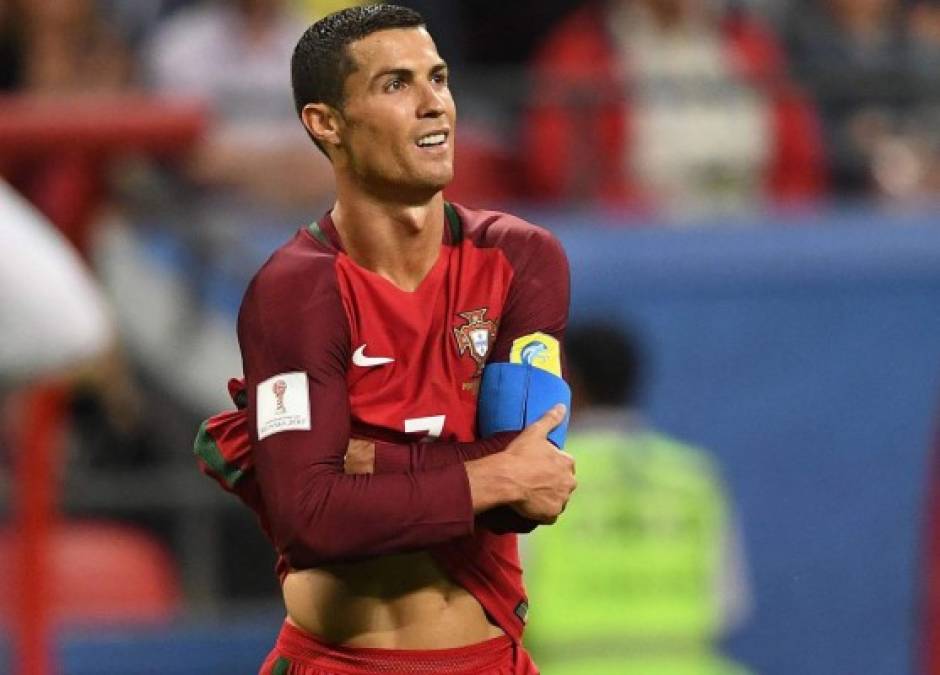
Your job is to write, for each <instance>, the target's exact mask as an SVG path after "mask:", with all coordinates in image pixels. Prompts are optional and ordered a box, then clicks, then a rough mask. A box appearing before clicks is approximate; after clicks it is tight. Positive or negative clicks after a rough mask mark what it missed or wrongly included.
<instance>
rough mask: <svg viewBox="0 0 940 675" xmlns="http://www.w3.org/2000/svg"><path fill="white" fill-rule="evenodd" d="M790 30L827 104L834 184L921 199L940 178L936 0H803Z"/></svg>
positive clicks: (850, 192) (861, 192)
mask: <svg viewBox="0 0 940 675" xmlns="http://www.w3.org/2000/svg"><path fill="white" fill-rule="evenodd" d="M909 9H911V11H910V12H909V11H908V10H909ZM789 32H790V39H789V42H790V51H791V53H792V57H793V60H794V64H795V67H796V72H797V74H798V75H799V77H800V79H801V80H802V81H803V82H805V83H806V84H807V85H808V86H809V87H810V88H811V89H812V90H813V92H814V94H815V96H816V99H817V101H818V103H819V106H820V109H821V111H822V115H823V119H824V123H825V129H826V139H827V145H828V148H827V151H828V154H829V157H830V161H831V165H832V179H833V188H834V189H835V191H836V193H837V194H839V195H842V196H849V197H860V196H867V195H872V194H874V195H884V196H887V197H892V198H900V199H915V198H918V197H923V196H926V195H929V194H930V193H931V192H934V191H936V190H937V189H938V188H940V182H938V176H940V171H938V168H937V149H938V148H937V142H938V140H940V139H938V138H937V136H938V134H940V118H938V116H937V113H936V110H937V104H938V100H940V99H938V94H940V88H938V80H937V72H938V70H937V68H938V67H940V59H938V58H937V57H938V56H940V18H938V9H937V6H936V4H935V3H933V2H916V3H911V6H910V8H909V6H908V5H906V4H905V3H904V2H903V1H902V0H816V1H814V2H804V3H803V6H801V7H799V8H798V10H797V11H794V12H793V18H792V25H791V28H790V31H789Z"/></svg>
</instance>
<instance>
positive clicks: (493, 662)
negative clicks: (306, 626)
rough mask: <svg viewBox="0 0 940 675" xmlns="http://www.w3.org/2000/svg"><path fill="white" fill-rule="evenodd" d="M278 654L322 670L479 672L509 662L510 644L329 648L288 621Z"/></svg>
mask: <svg viewBox="0 0 940 675" xmlns="http://www.w3.org/2000/svg"><path fill="white" fill-rule="evenodd" d="M275 649H276V650H277V652H278V654H280V655H281V656H283V657H284V658H286V659H288V660H289V661H291V662H294V663H297V664H301V665H304V666H316V667H320V668H324V669H330V668H332V669H339V670H344V669H345V670H349V671H352V672H357V673H360V672H366V673H373V672H374V673H388V672H394V668H396V667H398V668H400V667H401V666H402V665H407V668H408V672H410V673H442V672H445V673H452V674H462V673H465V672H466V673H478V672H480V670H481V669H484V668H492V667H496V666H498V665H501V664H504V663H507V662H511V660H512V653H513V642H512V640H511V639H510V638H509V637H508V636H506V635H501V636H499V637H495V638H491V639H489V640H485V641H483V642H477V643H475V644H471V645H467V646H465V647H452V648H448V649H377V648H372V647H345V646H340V645H328V644H326V643H324V642H322V641H320V640H319V639H318V638H317V637H316V636H315V635H311V634H310V633H308V632H306V631H304V630H302V629H301V628H298V627H297V626H295V625H294V624H292V623H291V622H289V621H285V622H284V625H283V626H281V632H280V634H279V635H278V636H277V646H276V647H275Z"/></svg>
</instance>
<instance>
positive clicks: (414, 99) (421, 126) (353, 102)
mask: <svg viewBox="0 0 940 675" xmlns="http://www.w3.org/2000/svg"><path fill="white" fill-rule="evenodd" d="M349 55H350V57H351V58H352V59H353V61H354V63H355V64H356V68H355V70H354V71H353V72H352V73H351V74H350V75H349V77H347V78H346V83H345V89H344V94H345V102H344V105H343V109H342V122H341V129H340V137H341V142H342V147H343V150H344V154H345V157H346V159H347V162H348V166H349V167H350V169H351V170H352V172H353V173H354V174H355V175H356V177H357V178H358V179H359V180H360V181H362V182H363V183H364V184H366V185H369V186H371V187H373V188H379V189H382V190H392V191H393V192H394V194H396V195H398V196H400V197H402V198H406V199H407V198H411V197H416V198H421V197H424V196H430V195H433V194H434V193H436V192H438V191H439V190H441V189H442V188H443V187H444V186H445V185H447V184H448V183H449V182H450V181H451V179H452V178H453V176H454V125H455V123H456V118H457V111H456V108H455V106H454V99H453V97H452V96H451V94H450V89H449V87H448V81H447V66H446V64H445V63H444V62H443V60H441V57H440V55H439V54H438V53H437V48H436V47H435V46H434V42H433V40H431V36H430V35H429V34H428V32H427V31H426V30H425V29H423V28H397V29H392V30H383V31H378V32H376V33H372V34H371V35H368V36H366V37H365V38H363V39H362V40H358V41H356V42H354V43H352V44H351V45H350V46H349Z"/></svg>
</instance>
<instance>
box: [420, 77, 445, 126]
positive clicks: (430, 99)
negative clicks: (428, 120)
mask: <svg viewBox="0 0 940 675" xmlns="http://www.w3.org/2000/svg"><path fill="white" fill-rule="evenodd" d="M446 110H447V106H446V105H445V104H444V96H443V93H442V92H440V91H438V90H437V89H436V88H435V87H434V84H433V83H431V82H428V83H426V84H425V85H424V86H423V87H422V88H421V100H420V101H419V103H418V117H440V116H441V115H443V114H444V112H445V111H446Z"/></svg>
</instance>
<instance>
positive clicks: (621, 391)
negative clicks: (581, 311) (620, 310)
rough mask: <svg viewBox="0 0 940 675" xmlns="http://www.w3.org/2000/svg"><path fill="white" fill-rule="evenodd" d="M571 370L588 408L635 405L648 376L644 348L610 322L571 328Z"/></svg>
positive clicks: (567, 347)
mask: <svg viewBox="0 0 940 675" xmlns="http://www.w3.org/2000/svg"><path fill="white" fill-rule="evenodd" d="M565 356H566V357H567V362H568V369H569V370H570V371H572V372H574V373H576V374H577V377H578V378H579V381H580V383H581V386H582V387H583V389H584V393H585V394H586V395H587V397H588V399H589V400H588V401H586V403H588V404H589V405H601V406H634V405H636V404H637V400H638V398H639V393H640V388H641V384H642V381H643V377H644V375H645V373H644V372H643V362H644V358H643V348H642V347H641V345H640V343H639V341H638V339H637V338H636V336H635V335H633V333H632V332H631V331H629V330H626V329H624V328H622V327H621V326H619V325H614V324H611V323H587V324H581V325H575V326H572V327H571V328H569V330H568V331H567V335H566V336H565Z"/></svg>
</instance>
